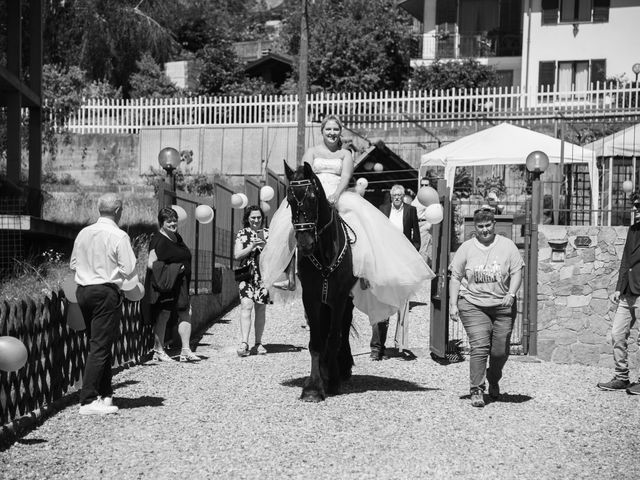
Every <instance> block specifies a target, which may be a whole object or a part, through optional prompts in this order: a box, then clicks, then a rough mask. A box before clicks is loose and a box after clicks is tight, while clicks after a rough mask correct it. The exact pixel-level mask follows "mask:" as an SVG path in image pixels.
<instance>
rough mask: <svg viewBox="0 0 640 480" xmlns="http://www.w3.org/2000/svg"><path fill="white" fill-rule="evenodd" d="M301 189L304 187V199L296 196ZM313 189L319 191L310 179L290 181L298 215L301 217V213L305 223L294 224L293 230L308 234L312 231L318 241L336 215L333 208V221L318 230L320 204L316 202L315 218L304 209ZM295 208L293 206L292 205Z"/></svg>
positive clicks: (290, 190)
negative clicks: (297, 190) (306, 199)
mask: <svg viewBox="0 0 640 480" xmlns="http://www.w3.org/2000/svg"><path fill="white" fill-rule="evenodd" d="M301 187H304V194H303V195H302V197H298V195H296V191H294V188H295V189H300V188H301ZM311 189H313V190H315V191H317V188H316V185H315V183H314V182H313V181H312V180H309V179H306V178H305V179H302V180H290V181H289V188H288V191H289V194H290V195H291V197H293V200H295V203H296V205H295V207H296V213H297V214H298V215H299V214H300V213H302V217H303V220H304V221H303V222H293V230H294V231H295V232H307V231H312V232H313V236H314V238H315V239H316V240H317V239H318V235H320V234H322V232H324V231H325V230H326V229H327V227H328V226H329V225H331V223H332V222H333V220H334V218H335V214H334V210H335V208H331V219H330V220H329V221H328V222H327V224H326V225H323V226H322V227H320V228H319V229H318V225H317V221H318V202H317V201H316V202H315V203H316V208H315V216H314V217H313V218H310V215H309V214H308V213H307V211H306V210H305V209H304V200H305V198H307V196H308V195H309V192H310V191H311ZM292 207H293V205H292Z"/></svg>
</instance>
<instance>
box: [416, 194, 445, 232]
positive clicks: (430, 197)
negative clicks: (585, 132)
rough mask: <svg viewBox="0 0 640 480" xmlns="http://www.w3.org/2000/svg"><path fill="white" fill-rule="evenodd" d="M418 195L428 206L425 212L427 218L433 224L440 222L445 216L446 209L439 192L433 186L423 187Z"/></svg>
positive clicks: (421, 201)
mask: <svg viewBox="0 0 640 480" xmlns="http://www.w3.org/2000/svg"><path fill="white" fill-rule="evenodd" d="M417 197H418V201H419V202H420V203H421V204H422V205H424V206H425V207H427V208H426V209H425V212H424V216H425V220H426V221H427V222H429V223H431V224H436V223H440V222H441V221H442V219H443V218H444V211H443V209H442V205H441V204H440V196H439V195H438V192H437V191H436V190H435V189H434V188H433V187H421V188H420V190H418V195H417Z"/></svg>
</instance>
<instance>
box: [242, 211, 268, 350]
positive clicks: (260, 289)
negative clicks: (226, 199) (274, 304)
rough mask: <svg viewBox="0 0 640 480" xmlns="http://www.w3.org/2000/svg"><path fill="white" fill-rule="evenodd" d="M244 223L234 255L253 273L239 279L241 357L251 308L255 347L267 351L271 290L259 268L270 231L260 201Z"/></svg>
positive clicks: (246, 345) (245, 346)
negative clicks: (266, 324) (265, 337)
mask: <svg viewBox="0 0 640 480" xmlns="http://www.w3.org/2000/svg"><path fill="white" fill-rule="evenodd" d="M243 225H244V228H242V229H241V230H240V231H238V234H237V235H236V244H235V249H234V258H235V259H236V260H241V265H250V266H251V272H252V276H251V278H250V279H249V280H247V281H244V282H240V283H239V284H238V289H239V290H240V336H241V337H242V343H241V344H240V347H238V350H237V353H238V355H239V356H241V357H246V356H247V355H249V333H250V332H251V311H252V310H253V309H254V307H255V310H256V314H255V337H256V345H255V347H254V348H255V351H256V353H257V354H259V355H263V354H265V353H267V350H266V349H265V348H264V346H263V345H262V332H264V322H265V307H266V304H267V303H269V292H268V291H267V289H266V288H265V286H264V283H263V282H262V276H261V275H260V268H259V264H260V262H259V256H260V252H262V249H263V247H264V245H265V242H266V240H267V238H269V232H268V230H267V229H266V228H263V226H264V214H263V213H262V210H261V209H260V207H258V206H257V205H251V206H249V207H247V208H246V209H245V212H244V218H243Z"/></svg>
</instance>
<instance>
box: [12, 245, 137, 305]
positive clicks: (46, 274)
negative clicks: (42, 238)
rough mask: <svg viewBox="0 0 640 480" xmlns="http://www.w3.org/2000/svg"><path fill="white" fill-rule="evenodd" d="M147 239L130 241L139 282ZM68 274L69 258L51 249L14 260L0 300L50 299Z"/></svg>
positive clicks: (69, 270) (69, 272)
mask: <svg viewBox="0 0 640 480" xmlns="http://www.w3.org/2000/svg"><path fill="white" fill-rule="evenodd" d="M149 238H150V236H149V235H148V234H141V235H137V236H135V237H133V238H132V239H131V245H132V247H133V251H134V253H135V254H136V258H137V260H138V261H137V264H136V272H137V274H138V278H139V279H140V281H141V282H144V277H145V274H146V271H147V269H146V265H147V258H148V253H147V250H148V245H149ZM71 272H72V270H71V269H70V268H69V258H68V257H67V256H65V255H64V254H62V253H60V252H57V251H55V250H53V249H49V250H46V251H44V252H42V253H40V254H36V255H32V256H31V257H29V258H26V259H22V260H21V259H17V258H14V259H13V268H12V269H11V270H9V271H8V272H6V273H5V274H4V275H3V276H2V282H1V283H0V301H20V300H26V299H28V298H30V299H33V300H35V301H38V300H42V299H44V297H49V298H51V293H52V292H57V291H59V290H60V289H61V288H62V283H63V281H64V279H65V277H66V276H67V275H69V274H71Z"/></svg>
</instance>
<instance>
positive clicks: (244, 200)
mask: <svg viewBox="0 0 640 480" xmlns="http://www.w3.org/2000/svg"><path fill="white" fill-rule="evenodd" d="M238 195H240V198H242V204H241V205H240V208H245V207H246V206H247V205H249V198H248V197H247V196H246V195H245V194H244V193H239V194H238Z"/></svg>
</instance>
